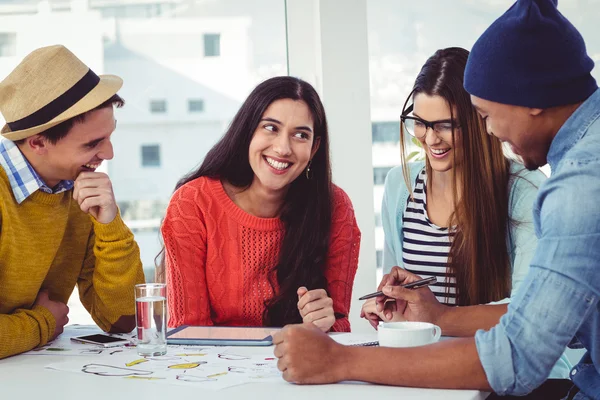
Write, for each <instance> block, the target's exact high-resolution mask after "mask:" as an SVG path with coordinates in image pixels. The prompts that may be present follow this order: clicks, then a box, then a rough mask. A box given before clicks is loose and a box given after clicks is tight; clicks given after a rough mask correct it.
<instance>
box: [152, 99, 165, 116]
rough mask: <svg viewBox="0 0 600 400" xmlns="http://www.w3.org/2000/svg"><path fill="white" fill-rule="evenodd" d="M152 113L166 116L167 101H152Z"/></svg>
mask: <svg viewBox="0 0 600 400" xmlns="http://www.w3.org/2000/svg"><path fill="white" fill-rule="evenodd" d="M150 112H151V113H152V114H164V113H166V112H167V101H166V100H150Z"/></svg>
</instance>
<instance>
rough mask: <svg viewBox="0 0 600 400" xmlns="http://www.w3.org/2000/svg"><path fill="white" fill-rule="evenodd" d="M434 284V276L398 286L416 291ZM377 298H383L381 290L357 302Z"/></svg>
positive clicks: (435, 279) (435, 280)
mask: <svg viewBox="0 0 600 400" xmlns="http://www.w3.org/2000/svg"><path fill="white" fill-rule="evenodd" d="M436 282H437V278H436V277H435V276H432V277H429V278H425V279H421V280H418V281H414V282H411V283H405V284H404V285H400V286H402V287H403V288H405V289H418V288H420V287H423V286H429V285H432V284H434V283H436ZM378 296H383V292H382V291H381V290H380V291H378V292H375V293H370V294H366V295H364V296H363V297H361V298H359V300H367V299H371V298H373V297H378Z"/></svg>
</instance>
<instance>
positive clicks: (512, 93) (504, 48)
mask: <svg viewBox="0 0 600 400" xmlns="http://www.w3.org/2000/svg"><path fill="white" fill-rule="evenodd" d="M557 3H558V0H517V2H516V3H515V4H513V5H512V7H510V8H509V9H508V11H506V12H505V13H504V14H503V15H502V16H501V17H500V18H498V19H497V20H496V21H494V23H493V24H492V25H490V27H489V28H488V29H487V30H486V31H485V32H484V33H483V34H482V35H481V37H480V38H479V39H478V40H477V42H475V45H473V50H471V54H470V55H469V59H468V61H467V66H466V69H465V79H464V86H465V89H466V90H467V92H469V93H470V94H472V95H475V96H477V97H480V98H482V99H485V100H490V101H494V102H496V103H503V104H511V105H516V106H525V107H533V108H549V107H555V106H561V105H566V104H574V103H578V102H580V101H583V100H585V99H587V98H588V97H589V96H590V95H591V94H592V93H593V92H594V91H595V90H596V89H597V88H598V86H597V85H596V80H595V79H594V78H593V77H592V75H591V74H590V71H591V70H592V69H593V68H594V62H593V61H592V59H591V58H590V57H588V55H587V53H586V50H585V43H584V42H583V38H582V37H581V34H579V32H578V31H577V29H575V27H574V26H573V25H572V24H571V23H570V22H569V21H568V20H567V19H566V18H565V17H564V16H563V15H562V14H561V13H560V12H559V11H558V10H557V8H556V7H557Z"/></svg>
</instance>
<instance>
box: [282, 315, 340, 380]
mask: <svg viewBox="0 0 600 400" xmlns="http://www.w3.org/2000/svg"><path fill="white" fill-rule="evenodd" d="M273 343H274V344H275V350H274V353H275V356H276V357H277V358H279V360H278V361H277V368H279V370H280V371H281V372H283V379H285V380H286V381H288V382H293V383H300V384H320V383H335V382H339V381H342V380H344V373H345V372H344V368H345V365H346V364H345V361H344V358H343V357H342V356H343V353H344V349H345V347H344V346H342V345H340V344H339V343H336V342H335V341H334V340H333V339H331V338H330V337H329V336H327V334H325V333H324V332H322V331H321V330H320V329H318V328H317V327H315V326H314V325H313V324H311V323H304V324H302V325H288V326H286V327H284V328H283V329H282V330H281V331H279V332H277V333H275V334H274V335H273Z"/></svg>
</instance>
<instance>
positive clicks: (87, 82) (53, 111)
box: [6, 69, 100, 132]
mask: <svg viewBox="0 0 600 400" xmlns="http://www.w3.org/2000/svg"><path fill="white" fill-rule="evenodd" d="M99 82H100V77H99V76H98V75H96V74H95V73H94V71H92V70H91V69H89V70H88V72H87V73H86V74H85V75H84V76H83V77H82V78H81V79H80V80H79V81H78V82H77V83H75V84H74V85H73V86H72V87H71V88H70V89H69V90H67V91H66V92H64V93H63V94H61V95H60V96H58V97H57V98H56V99H54V100H52V101H51V102H50V103H48V104H46V105H45V106H44V107H42V108H40V109H39V110H37V111H36V112H34V113H33V114H29V115H28V116H26V117H24V118H21V119H20V120H17V121H13V122H7V123H6V124H7V125H8V127H9V128H10V130H11V131H13V132H16V131H22V130H25V129H29V128H33V127H34V126H40V125H43V124H45V123H46V122H49V121H52V120H53V119H54V118H56V117H57V116H59V115H60V114H62V113H63V112H65V111H66V110H68V109H69V108H71V107H72V106H73V105H74V104H75V103H77V102H78V101H79V100H81V99H82V98H84V97H85V96H86V95H87V94H88V93H89V92H91V91H92V89H94V88H95V87H96V86H97V85H98V83H99Z"/></svg>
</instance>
